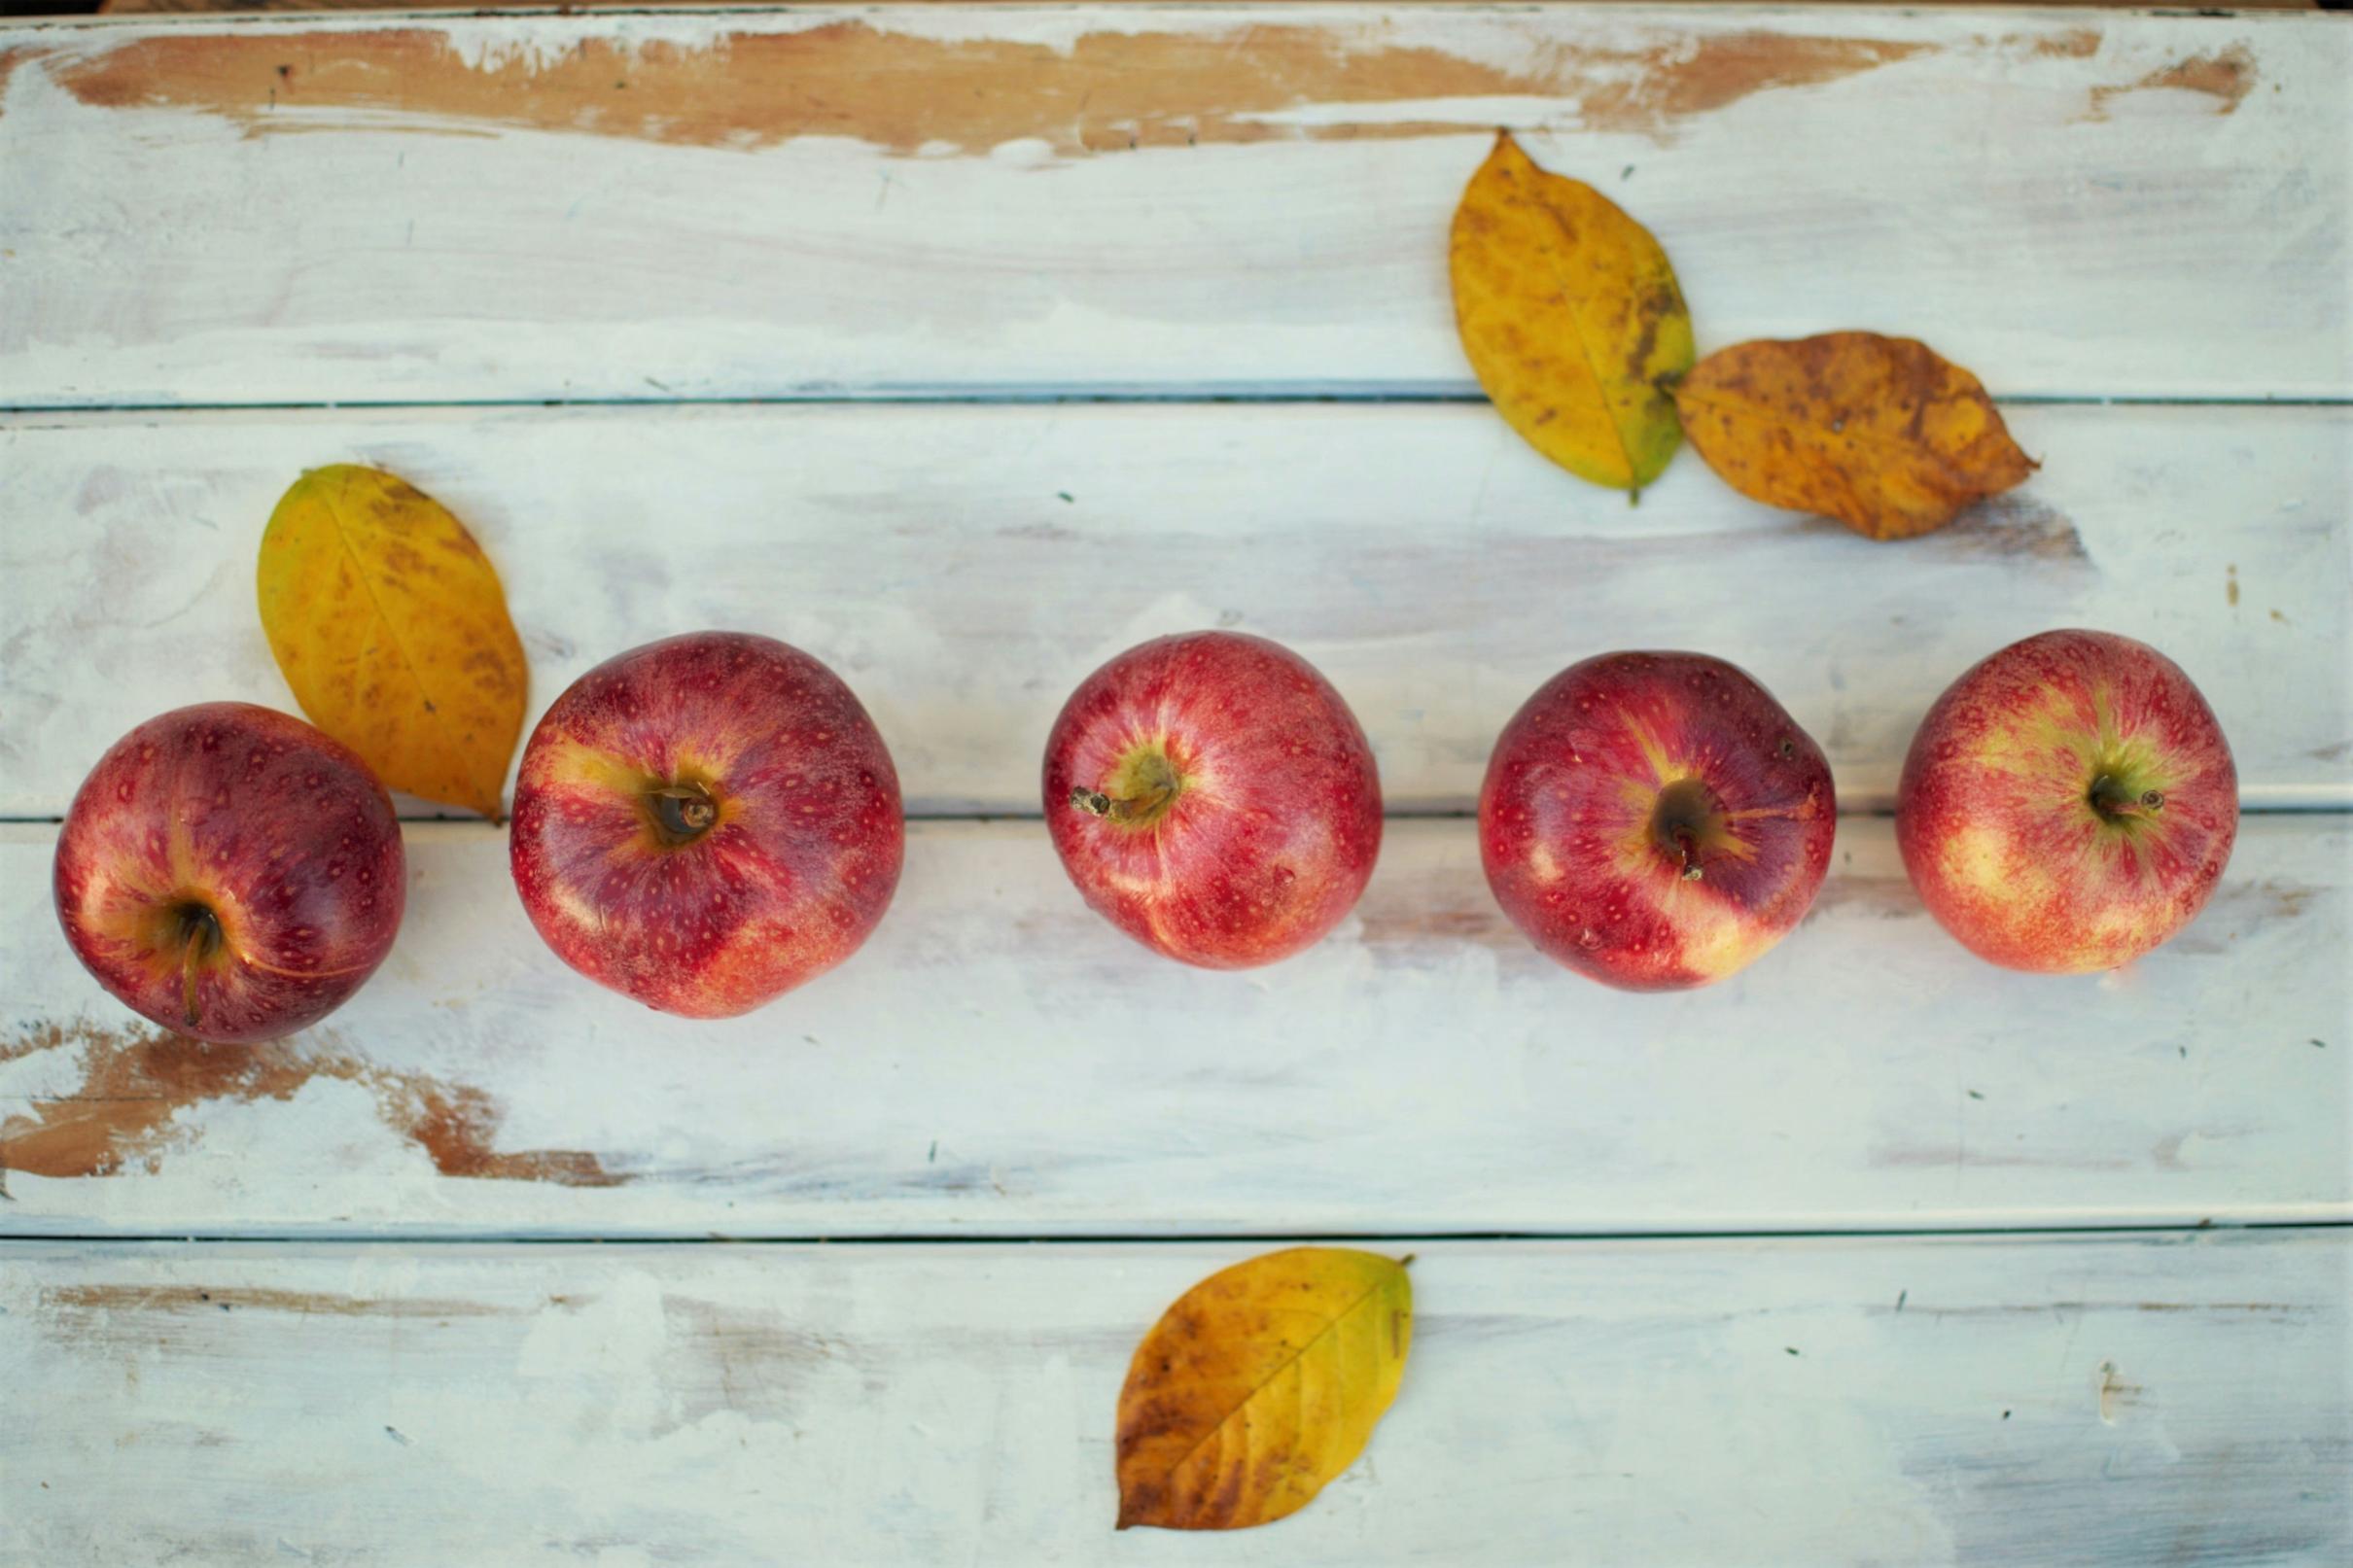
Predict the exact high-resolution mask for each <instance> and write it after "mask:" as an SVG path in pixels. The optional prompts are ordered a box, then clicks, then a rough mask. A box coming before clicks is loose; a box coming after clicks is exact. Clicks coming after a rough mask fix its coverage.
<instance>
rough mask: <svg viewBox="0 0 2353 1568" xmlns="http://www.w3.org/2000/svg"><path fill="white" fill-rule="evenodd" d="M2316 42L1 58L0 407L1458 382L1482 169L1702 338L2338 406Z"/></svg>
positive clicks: (2229, 36)
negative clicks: (1886, 344) (1535, 175)
mask: <svg viewBox="0 0 2353 1568" xmlns="http://www.w3.org/2000/svg"><path fill="white" fill-rule="evenodd" d="M2349 77H2353V33H2348V32H2347V31H2346V29H2345V28H2344V27H2342V26H2341V25H2339V24H2337V23H2336V22H2335V19H2334V18H2328V17H2319V16H2309V17H2303V16H2292V15H2270V16H2238V17H2196V16H2190V15H2185V14H2174V15H2141V16H2133V15H2123V14H2115V13H2109V14H2102V15H2093V14H2089V13H2064V12H2060V13H2050V14H2032V13H2019V12H2015V11H2001V12H1972V11H1968V10H1963V9H1950V8H1945V9H1937V10H1931V11H1926V12H1914V13H1897V12H1874V11H1869V10H1865V9H1863V8H1855V7H1834V8H1824V9H1816V10H1812V11H1807V10H1803V9H1801V10H1774V9H1763V8H1758V9H1743V8H1736V7H1709V8H1705V9H1698V8H1693V9H1675V10H1662V9H1646V8H1626V9H1620V8H1611V7H1603V6H1584V5H1577V6H1563V7H1558V8H1551V9H1529V8H1512V9H1508V10H1506V9H1496V10H1486V9H1480V8H1474V7H1452V6H1450V7H1440V8H1431V9H1424V10H1417V9H1412V8H1399V7H1390V6H1297V5H1294V6H1264V7H1250V8H1226V7H1219V8H1186V9H1176V8H1168V7H1144V6H1135V7H1128V6H1122V7H1118V8H1116V9H1113V10H1109V11H1096V10H1091V9H1088V8H1085V7H1068V8H1065V7H1049V8H1040V9H1020V8H1009V9H980V8H972V7H955V6H937V7H934V6H923V7H916V8H912V9H907V10H901V11H896V12H893V11H890V10H888V9H887V8H885V9H880V10H875V9H866V8H860V9H857V10H831V11H827V10H822V9H819V10H810V11H805V12H796V13H768V14H758V13H743V12H727V13H705V14H696V13H680V12H669V13H665V14H662V15H658V16H590V17H552V16H547V15H540V16H524V17H413V18H404V19H398V20H392V19H386V18H382V17H361V18H353V17H336V18H321V17H299V18H273V19H263V20H252V19H245V18H240V19H239V20H237V21H235V22H233V23H224V22H220V21H198V22H194V23H186V22H178V23H175V22H162V23H155V22H141V23H131V24H122V23H118V24H113V25H95V26H93V25H89V24H88V23H80V24H60V23H32V24H19V25H18V26H15V27H11V28H8V29H5V30H0V92H4V94H5V96H4V98H0V404H16V405H43V406H48V405H78V406H90V405H108V404H122V403H126V402H136V403H151V402H154V403H177V402H190V401H193V402H255V401H259V402H272V401H296V402H308V401H368V400H378V401H382V400H408V401H436V400H479V399H497V398H519V399H533V400H536V399H543V398H572V399H579V398H655V399H661V398H670V397H679V396H694V397H736V396H745V395H778V394H808V393H818V394H831V393H838V392H840V391H843V390H845V389H851V390H860V389H862V390H876V389H890V388H918V387H919V388H957V389H966V390H972V389H989V388H1003V387H1008V386H1041V385H1042V386H1053V387H1139V386H1142V387H1169V386H1183V387H1188V388H1196V389H1198V388H1205V387H1228V388H1249V389H1266V388H1271V387H1287V388H1313V389H1340V390H1347V391H1363V390H1373V389H1395V388H1398V387H1407V386H1410V387H1419V388H1430V387H1444V388H1451V389H1463V388H1468V387H1469V386H1470V385H1471V382H1470V379H1469V376H1468V374H1467V371H1466V368H1465V366H1464V365H1463V363H1462V360H1461V358H1460V354H1459V351H1458V349H1457V345H1456V343H1455V339H1454V331H1453V321H1452V313H1451V309H1450V307H1449V304H1448V298H1447V292H1446V279H1445V265H1444V257H1445V243H1444V238H1445V228H1446V222H1447V218H1448V215H1449V214H1450V213H1451V211H1452V210H1453V207H1454V204H1455V201H1456V199H1457V195H1458V194H1459V192H1460V191H1461V187H1462V184H1463V182H1464V180H1465V179H1467V177H1468V176H1469V174H1470V172H1471V170H1472V169H1473V168H1474V167H1475V166H1476V165H1477V163H1478V161H1479V159H1480V157H1481V156H1482V155H1483V153H1484V151H1485V148H1486V144H1487V138H1488V137H1489V135H1490V134H1491V133H1492V131H1493V127H1494V126H1496V125H1498V124H1509V125H1513V126H1517V127H1521V128H1523V129H1524V130H1527V131H1528V132H1529V133H1530V134H1529V145H1530V147H1531V149H1532V151H1533V152H1534V153H1535V154H1536V155H1537V156H1538V157H1540V158H1541V159H1542V160H1543V161H1545V162H1546V163H1548V164H1550V165H1553V166H1556V167H1559V168H1561V169H1563V170H1564V171H1567V172H1570V173H1574V174H1578V175H1581V176H1584V177H1587V178H1590V179H1592V180H1594V181H1596V182H1597V183H1598V184H1600V185H1602V186H1604V187H1605V188H1606V189H1607V190H1608V191H1609V192H1611V193H1612V194H1613V195H1615V196H1618V197H1620V198H1622V199H1623V200H1624V201H1626V202H1627V203H1629V204H1630V205H1631V207H1632V209H1633V212H1634V213H1635V214H1636V216H1638V217H1639V218H1640V219H1642V220H1643V221H1644V222H1645V223H1647V224H1648V225H1649V226H1651V227H1652V228H1653V229H1654V230H1655V231H1656V232H1657V233H1658V234H1659V236H1660V237H1661V239H1662V240H1663V241H1664V242H1665V244H1666V246H1667V248H1668V253H1669V254H1670V255H1671V256H1672V257H1673V258H1674V261H1675V264H1676V266H1677V269H1678V271H1679V272H1680V275H1681V277H1682V280H1683V283H1684V286H1685V291H1686V293H1687V294H1688V296H1689V297H1690V298H1691V300H1692V301H1693V302H1694V305H1695V307H1696V310H1697V312H1698V324H1699V331H1700V337H1701V340H1702V342H1703V345H1706V346H1716V345H1721V344H1724V343H1728V342H1732V341H1736V340H1738V339H1739V338H1743V337H1751V336H1767V335H1795V334H1800V333H1804V332H1809V331H1819V330H1822V329H1825V328H1831V327H1845V326H1852V327H1869V328H1876V329H1880V330H1886V331H1908V332H1912V333H1914V334H1916V335H1922V336H1925V337H1927V338H1929V339H1931V340H1933V341H1934V342H1935V343H1936V344H1937V345H1938V346H1939V347H1940V348H1942V349H1944V350H1945V351H1946V352H1948V353H1949V354H1950V355H1952V356H1953V357H1955V358H1957V359H1958V360H1960V361H1961V362H1963V363H1965V364H1967V365H1970V366H1973V367H1975V368H1976V369H1978V370H1979V371H1980V372H1981V373H1983V374H1984V377H1985V379H1986V381H1987V382H1988V384H1990V385H1991V386H1992V387H1994V388H1995V390H1996V391H1998V392H2002V393H2006V394H2012V395H2019V394H2028V393H2051V394H2060V395H2068V396H2082V395H2125V394H2131V395H2144V396H2197V397H2265V396H2284V397H2333V398H2341V397H2344V396H2346V395H2347V394H2348V393H2353V329H2349V327H2348V317H2349V314H2353V307H2349V305H2348V291H2347V288H2346V282H2345V280H2346V278H2347V276H2348V274H2349V271H2353V260H2349V254H2353V253H2349V247H2348V239H2347V225H2348V210H2349V209H2353V192H2349V191H2348V183H2349V179H2353V176H2349V175H2348V151H2347V150H2348V147H2349V146H2353V100H2348V98H2347V95H2346V94H2345V92H2344V90H2343V84H2344V83H2345V81H2346V80H2347V79H2348V78H2349Z"/></svg>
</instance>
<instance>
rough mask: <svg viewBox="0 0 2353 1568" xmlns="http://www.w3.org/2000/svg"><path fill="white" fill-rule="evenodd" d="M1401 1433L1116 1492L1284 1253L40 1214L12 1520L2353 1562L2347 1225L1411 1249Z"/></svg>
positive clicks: (3, 1350) (19, 1526) (245, 1544)
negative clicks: (1159, 1388)
mask: <svg viewBox="0 0 2353 1568" xmlns="http://www.w3.org/2000/svg"><path fill="white" fill-rule="evenodd" d="M1409 1245H1410V1246H1411V1249H1412V1250H1414V1251H1416V1252H1417V1253H1418V1254H1419V1257H1418V1259H1417V1261H1416V1262H1415V1264H1414V1265H1413V1282H1414V1294H1415V1298H1416V1300H1415V1306H1416V1308H1417V1322H1416V1326H1415V1334H1414V1346H1413V1355H1412V1359H1411V1361H1410V1363H1409V1364H1408V1366H1407V1369H1406V1374H1405V1383H1404V1388H1403V1390H1402V1391H1401V1393H1400V1395H1399V1398H1398V1400H1397V1403H1396V1405H1395V1406H1394V1407H1393V1408H1392V1409H1391V1410H1390V1411H1389V1412H1388V1415H1387V1419H1386V1420H1385V1421H1384V1422H1383V1423H1382V1425H1381V1427H1380V1429H1379V1430H1378V1431H1377V1432H1376V1433H1375V1434H1374V1437H1373V1440H1372V1444H1371V1446H1370V1447H1369V1449H1368V1450H1367V1452H1366V1454H1365V1456H1364V1457H1363V1458H1362V1459H1360V1460H1359V1461H1358V1462H1357V1464H1356V1465H1355V1466H1354V1467H1353V1468H1352V1469H1351V1470H1350V1471H1349V1472H1347V1473H1346V1474H1345V1475H1344V1476H1342V1477H1341V1478H1340V1479H1339V1480H1338V1481H1335V1482H1333V1483H1332V1484H1331V1485H1330V1486H1329V1487H1327V1488H1326V1489H1325V1491H1324V1493H1323V1495H1322V1496H1321V1497H1320V1498H1318V1499H1317V1501H1316V1502H1315V1503H1314V1504H1313V1505H1312V1506H1310V1507H1309V1508H1308V1509H1307V1510H1306V1511H1304V1512H1303V1513H1301V1514H1299V1515H1296V1516H1293V1517H1292V1518H1290V1519H1288V1520H1285V1521H1283V1522H1282V1523H1280V1524H1277V1525H1274V1526H1271V1527H1268V1528H1266V1529H1263V1530H1259V1531H1254V1532H1246V1533H1242V1534H1237V1535H1232V1536H1227V1537H1223V1538H1220V1539H1218V1540H1216V1541H1214V1542H1206V1541H1202V1540H1198V1539H1187V1538H1184V1537H1181V1536H1178V1535H1174V1534H1170V1533H1167V1532H1162V1531H1153V1530H1133V1531H1128V1532H1126V1533H1124V1534H1115V1533H1114V1532H1113V1531H1112V1528H1111V1519H1112V1511H1113V1503H1114V1497H1113V1492H1112V1485H1111V1452H1112V1433H1113V1409H1114V1403H1115V1401H1116V1399H1117V1396H1118V1391H1119V1385H1120V1380H1121V1378H1122V1376H1124V1375H1125V1372H1126V1367H1127V1358H1128V1354H1129V1351H1130V1349H1131V1348H1132V1347H1133V1345H1134V1343H1135V1342H1136V1340H1137V1339H1138V1338H1139V1337H1141V1334H1142V1333H1143V1331H1144V1329H1145V1328H1146V1327H1148V1326H1149V1325H1150V1324H1151V1322H1152V1321H1153V1319H1154V1318H1155V1317H1156V1316H1157V1315H1158V1313H1159V1312H1160V1310H1161V1308H1162V1307H1165V1306H1166V1305H1167V1304H1168V1303H1169V1302H1170V1301H1171V1300H1173V1299H1175V1297H1176V1295H1177V1294H1178V1292H1180V1291H1181V1290H1183V1289H1184V1288H1185V1287H1186V1286H1187V1285H1189V1284H1190V1283H1192V1281H1193V1280H1194V1279H1195V1278H1197V1277H1199V1276H1200V1275H1202V1274H1204V1273H1207V1272H1210V1271H1211V1270H1212V1269H1214V1268H1216V1267H1219V1266H1221V1265H1222V1264H1224V1263H1227V1262H1231V1261H1233V1260H1234V1259H1236V1258H1237V1257H1239V1256H1242V1255H1244V1253H1246V1252H1247V1250H1248V1249H1247V1247H1246V1248H1239V1249H1238V1248H1236V1247H1234V1246H1232V1245H1231V1244H1223V1245H1217V1246H1197V1245H1185V1246H1074V1247H1044V1248H1039V1247H1028V1248H1021V1247H996V1246H987V1247H951V1248H940V1247H890V1248H880V1247H866V1246H829V1247H818V1248H808V1247H765V1248H745V1247H715V1246H664V1247H650V1248H648V1247H626V1246H614V1247H596V1248H586V1247H572V1246H563V1247H535V1248H525V1249H511V1248H509V1249H500V1250H482V1249H477V1248H474V1247H429V1248H392V1247H359V1248H355V1247H348V1246H334V1245H292V1246H277V1247H267V1248H257V1247H241V1246H232V1245H224V1246H197V1247H173V1246H147V1247H76V1248H53V1247H41V1246H33V1245H26V1244H21V1243H19V1244H16V1245H12V1246H10V1247H8V1248H7V1249H6V1250H5V1251H0V1385H4V1386H6V1387H7V1388H8V1390H9V1392H10V1396H11V1401H12V1407H13V1411H14V1413H15V1414H16V1416H17V1418H16V1419H12V1420H9V1421H7V1422H4V1423H0V1554H5V1555H7V1556H9V1557H10V1558H11V1559H12V1560H23V1561H28V1562H32V1561H38V1562H44V1563H55V1564H60V1565H71V1564H91V1565H107V1568H112V1565H115V1564H119V1563H125V1562H154V1561H165V1560H180V1559H183V1558H185V1559H187V1560H193V1561H207V1562H231V1561H233V1562H256V1561H275V1560H277V1559H279V1558H281V1557H282V1558H286V1559H288V1560H293V1561H311V1562H334V1563H347V1564H441V1563H451V1562H464V1563H479V1564H485V1565H502V1564H508V1563H534V1562H541V1561H566V1562H569V1561H575V1560H579V1559H582V1558H586V1559H591V1560H594V1561H597V1562H603V1563H650V1562H661V1563H703V1562H709V1563H737V1562H819V1563H828V1564H857V1565H860V1568H868V1565H875V1568H879V1565H882V1564H891V1563H908V1564H921V1565H924V1568H931V1565H934V1564H940V1563H951V1562H953V1563H1001V1564H1008V1565H1021V1568H1029V1565H1032V1564H1043V1563H1088V1564H1096V1563H1102V1564H1112V1563H1162V1562H1166V1563H1177V1562H1188V1563H1197V1562H1200V1561H1202V1560H1204V1556H1205V1553H1207V1554H1208V1555H1211V1556H1213V1557H1214V1558H1215V1559H1216V1560H1218V1561H1224V1562H1238V1563H1281V1564H1284V1565H1296V1568H1309V1565H1316V1564H1332V1565H1341V1564H1346V1565H1348V1568H1358V1565H1365V1564H1379V1563H1409V1562H1424V1563H1426V1562H1443V1563H1450V1564H1457V1563H1458V1564H1498V1565H1513V1568H1519V1565H1525V1564H1529V1563H1540V1562H1554V1561H1558V1560H1561V1558H1562V1555H1563V1553H1564V1552H1567V1553H1571V1554H1573V1556H1574V1558H1575V1560H1577V1561H1579V1562H1591V1563H1600V1564H1643V1563H1655V1564H1662V1565H1669V1564H1671V1565H1674V1568H1695V1565H1706V1564H1728V1565H1729V1564H1740V1565H1756V1564H1807V1565H1809V1568H1813V1565H1833V1564H1857V1565H1860V1564H1867V1563H1887V1562H1902V1563H1916V1564H1942V1563H2002V1564H2005V1565H2011V1568H2035V1565H2044V1564H2069V1565H2076V1564H2084V1563H2114V1564H2117V1565H2119V1568H2126V1565H2129V1568H2142V1565H2145V1564H2150V1563H2156V1562H2172V1563H2206V1564H2216V1563H2269V1564H2311V1565H2321V1564H2332V1563H2341V1562H2343V1561H2344V1560H2345V1558H2346V1555H2347V1552H2348V1551H2353V1527H2349V1525H2348V1514H2347V1509H2346V1498H2347V1495H2348V1486H2349V1485H2353V1470H2349V1466H2353V1429H2349V1423H2353V1415H2349V1414H2348V1412H2349V1411H2353V1379H2349V1377H2348V1370H2347V1350H2346V1345H2347V1343H2348V1340H2347V1328H2348V1324H2347V1296H2348V1266H2347V1265H2348V1253H2347V1249H2348V1237H2347V1233H2344V1232H2335V1233H2329V1232H2284V1233H2269V1234H2264V1233H2257V1234H2246V1235H2239V1236H2225V1237H2207V1238H2199V1239H2189V1238H2184V1237H2166V1238H2161V1239H2159V1238H2149V1237H2045V1238H2041V1239H2024V1238H2012V1239H1944V1240H1931V1239H1919V1238H1874V1239H1858V1240H1849V1241H1781V1242H1774V1243H1753V1242H1752V1243H1738V1242H1714V1243H1689V1242H1684V1243H1662V1242H1651V1243H1628V1242H1616V1243H1579V1244H1569V1245H1560V1244H1554V1245H1530V1244H1520V1245H1506V1244H1493V1243H1486V1244H1479V1243H1471V1244H1449V1243H1437V1244H1430V1243H1411V1244H1408V1243H1397V1244H1393V1245H1392V1246H1391V1247H1390V1248H1389V1249H1388V1250H1391V1251H1393V1252H1400V1253H1401V1252H1403V1251H1405V1250H1407V1249H1408V1246H1409Z"/></svg>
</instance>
